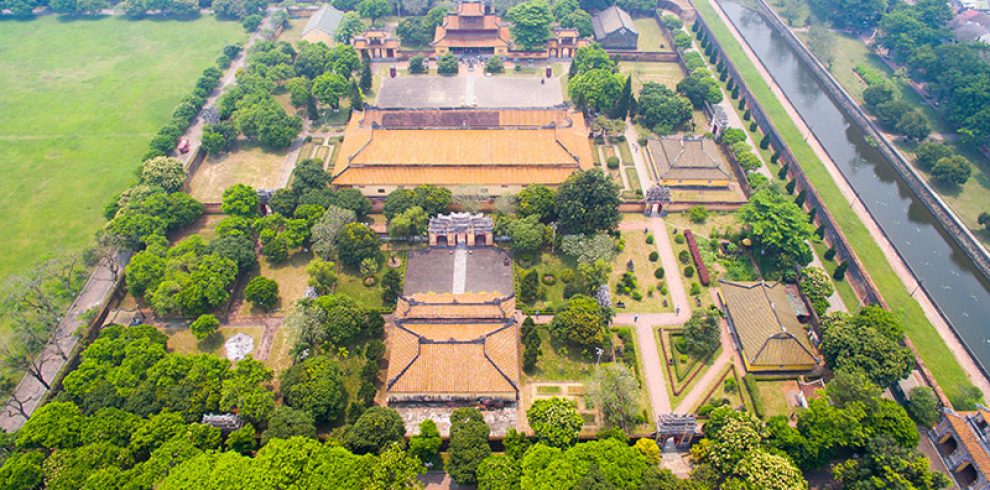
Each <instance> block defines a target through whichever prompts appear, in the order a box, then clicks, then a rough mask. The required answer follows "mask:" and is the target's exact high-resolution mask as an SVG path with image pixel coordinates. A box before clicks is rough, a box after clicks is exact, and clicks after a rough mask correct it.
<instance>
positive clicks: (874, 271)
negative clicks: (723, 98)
mask: <svg viewBox="0 0 990 490" xmlns="http://www.w3.org/2000/svg"><path fill="white" fill-rule="evenodd" d="M694 4H695V7H696V8H697V10H698V14H699V15H701V16H702V18H704V19H705V21H706V22H707V24H708V25H709V27H710V28H711V30H712V33H713V34H714V36H715V37H716V38H717V39H718V40H719V42H720V44H721V45H722V46H724V47H725V50H726V52H725V53H723V54H724V55H725V56H727V57H728V58H729V59H730V60H731V61H732V64H733V65H734V66H735V67H736V69H737V70H738V71H739V73H740V75H741V76H742V77H743V78H744V80H745V82H746V86H747V87H748V88H749V90H750V91H751V92H752V94H753V96H754V97H755V98H756V99H757V100H758V101H759V103H760V106H761V107H763V109H764V110H765V111H766V112H767V115H768V117H770V119H771V120H772V121H773V123H774V125H775V126H776V128H777V131H778V132H779V133H780V135H781V137H782V138H783V139H784V141H785V142H786V143H787V145H788V147H789V148H790V150H791V151H792V152H793V153H794V155H795V157H796V158H797V161H798V162H799V163H800V165H801V168H802V169H803V170H804V172H805V173H806V174H807V175H808V178H809V179H810V180H811V182H812V183H813V185H814V186H815V190H817V191H818V193H819V194H820V195H821V197H822V199H823V200H824V202H825V204H826V206H827V207H829V208H831V209H844V208H846V207H847V206H848V204H847V203H846V201H845V198H844V197H843V196H842V192H841V191H840V190H839V187H838V185H837V184H836V183H835V181H833V180H832V176H831V175H830V174H829V173H828V169H826V168H825V164H824V163H822V161H821V160H819V159H818V156H817V155H816V154H815V153H814V151H812V149H811V147H810V146H809V145H808V143H807V142H805V141H804V135H803V134H802V133H801V131H800V130H799V129H798V127H797V126H796V125H795V124H794V121H792V120H791V118H790V116H789V115H788V114H787V111H786V110H785V109H784V106H783V105H782V104H781V102H780V101H779V100H777V98H776V97H775V96H774V95H773V93H772V92H771V91H770V87H769V85H767V82H766V80H764V79H763V78H762V77H761V76H760V74H759V72H758V71H757V70H756V67H755V66H754V65H753V62H752V61H750V59H749V58H748V57H747V56H746V53H745V52H744V51H743V49H742V47H741V46H740V45H739V44H738V42H737V41H736V39H735V38H734V37H733V35H732V32H731V31H729V29H728V27H727V26H726V25H725V24H723V23H722V20H721V19H720V18H719V16H718V14H717V13H716V12H715V10H714V8H713V7H712V5H711V0H697V1H696V2H694ZM833 217H834V218H835V220H836V222H837V223H838V225H839V227H840V228H842V231H843V233H844V234H845V236H846V239H847V240H848V241H849V243H850V244H851V245H852V247H853V249H855V250H856V254H857V255H858V256H859V259H860V261H861V262H862V263H863V264H865V265H866V267H867V271H868V272H869V274H870V277H872V278H873V281H874V283H875V284H876V285H877V287H878V288H879V289H880V291H881V293H883V296H884V299H886V301H887V304H888V306H890V309H891V310H892V311H893V312H894V313H896V314H897V316H898V317H899V318H900V320H901V321H902V322H903V323H904V326H905V330H906V332H907V335H908V337H910V338H911V341H912V342H913V343H914V346H915V347H916V348H917V349H918V352H919V354H920V355H921V358H922V360H924V362H925V364H926V365H927V366H928V369H930V370H931V371H932V373H933V374H934V375H935V378H936V379H937V380H938V383H939V384H940V385H941V386H942V389H944V390H945V392H946V394H948V395H949V397H950V398H952V399H957V398H959V396H960V395H961V394H962V392H963V389H964V388H965V387H967V386H971V384H970V382H969V379H968V378H967V376H966V373H965V372H964V371H963V369H962V368H961V367H960V366H959V363H958V362H956V359H955V357H954V356H953V354H952V352H951V351H950V350H949V348H948V347H947V346H946V345H945V341H944V340H943V339H942V337H941V336H940V335H939V333H938V331H936V330H935V328H934V327H933V326H932V324H931V323H930V322H929V321H928V319H927V318H925V315H924V312H923V311H922V310H921V307H920V306H919V305H918V303H917V302H916V301H915V300H914V299H913V298H911V296H910V295H909V294H908V291H907V289H906V288H905V287H904V284H903V283H902V282H901V280H900V279H899V278H898V277H897V274H896V273H895V272H894V270H893V268H892V267H891V266H890V264H889V263H888V262H887V258H886V256H885V255H884V253H883V251H882V250H881V249H880V247H879V246H878V245H877V244H876V241H875V240H874V239H873V237H872V236H871V235H870V232H869V231H868V230H867V229H866V226H865V225H863V223H862V222H861V221H860V220H859V217H858V216H856V214H855V213H835V214H833Z"/></svg>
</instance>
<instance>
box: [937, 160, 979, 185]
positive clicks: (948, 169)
mask: <svg viewBox="0 0 990 490" xmlns="http://www.w3.org/2000/svg"><path fill="white" fill-rule="evenodd" d="M972 174H973V166H972V165H970V164H969V160H966V158H965V157H963V156H960V155H952V156H948V157H944V158H942V159H940V160H939V161H937V162H935V166H933V167H932V179H934V180H935V181H936V182H939V183H941V184H945V185H957V186H958V185H963V184H965V183H966V181H968V180H969V177H970V176H971V175H972Z"/></svg>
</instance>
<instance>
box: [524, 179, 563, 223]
mask: <svg viewBox="0 0 990 490" xmlns="http://www.w3.org/2000/svg"><path fill="white" fill-rule="evenodd" d="M556 200H557V193H556V192H554V190H553V189H551V188H549V187H547V186H545V185H540V184H535V185H528V186H526V187H525V188H523V190H521V191H519V194H517V195H516V205H517V208H518V213H519V215H520V216H523V217H527V216H534V215H535V216H537V218H538V219H539V220H540V222H541V223H544V224H549V223H550V222H552V221H554V220H555V219H556V218H557V211H556V208H555V206H556Z"/></svg>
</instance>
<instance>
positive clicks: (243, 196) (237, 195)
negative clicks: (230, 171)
mask: <svg viewBox="0 0 990 490" xmlns="http://www.w3.org/2000/svg"><path fill="white" fill-rule="evenodd" d="M260 206H261V204H260V201H259V200H258V193H257V192H256V191H255V190H254V189H252V188H251V187H248V186H246V185H244V184H234V185H232V186H230V187H228V188H227V189H226V190H224V191H223V197H222V203H221V205H220V210H221V211H223V212H224V213H225V214H229V215H233V216H243V217H245V218H254V217H256V216H258V209H259V207H260Z"/></svg>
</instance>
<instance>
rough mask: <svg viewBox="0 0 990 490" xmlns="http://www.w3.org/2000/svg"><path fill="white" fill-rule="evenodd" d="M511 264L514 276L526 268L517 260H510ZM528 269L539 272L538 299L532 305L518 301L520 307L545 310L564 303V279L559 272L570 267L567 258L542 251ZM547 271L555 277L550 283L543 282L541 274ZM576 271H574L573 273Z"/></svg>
mask: <svg viewBox="0 0 990 490" xmlns="http://www.w3.org/2000/svg"><path fill="white" fill-rule="evenodd" d="M512 264H513V265H512V266H513V268H514V269H515V274H516V277H518V276H519V273H520V272H522V271H523V270H527V269H526V268H525V267H522V266H521V265H519V262H518V261H515V260H514V261H512ZM530 269H536V270H537V271H539V274H540V293H539V297H538V299H537V300H536V301H535V302H534V303H533V304H532V305H525V304H523V303H520V308H522V307H524V306H531V307H532V308H533V309H534V310H545V309H554V310H555V309H556V308H559V307H560V306H563V304H564V286H565V284H564V281H563V280H562V279H561V273H562V272H563V271H565V270H567V269H572V265H571V264H570V260H569V259H565V258H564V257H562V256H561V255H558V254H552V253H550V252H543V253H541V254H540V259H539V261H537V262H536V263H535V264H533V266H532V267H530ZM547 273H549V274H553V276H554V277H555V278H556V279H557V280H556V282H554V284H552V285H549V286H548V285H546V284H544V283H543V276H544V275H546V274H547ZM576 274H577V273H576V272H575V275H576Z"/></svg>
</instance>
